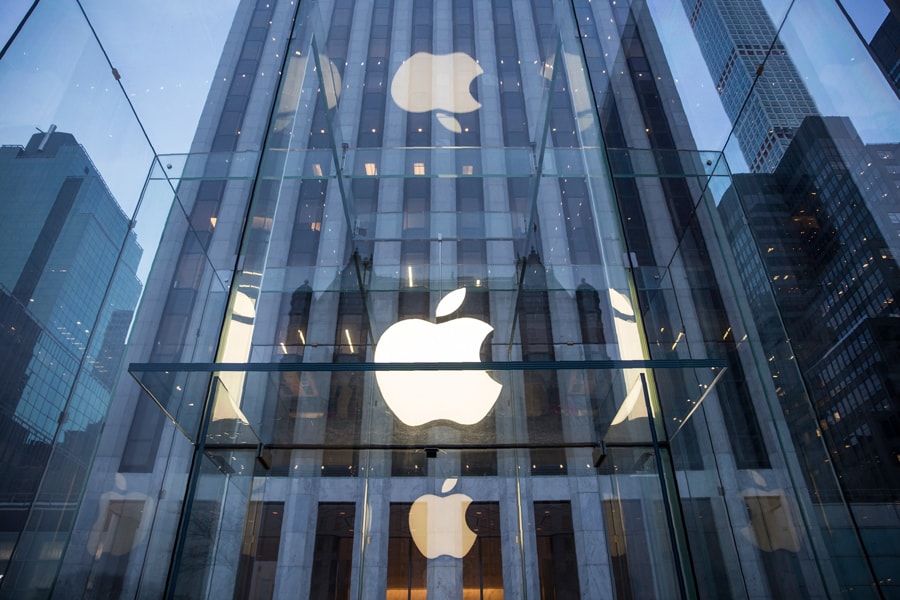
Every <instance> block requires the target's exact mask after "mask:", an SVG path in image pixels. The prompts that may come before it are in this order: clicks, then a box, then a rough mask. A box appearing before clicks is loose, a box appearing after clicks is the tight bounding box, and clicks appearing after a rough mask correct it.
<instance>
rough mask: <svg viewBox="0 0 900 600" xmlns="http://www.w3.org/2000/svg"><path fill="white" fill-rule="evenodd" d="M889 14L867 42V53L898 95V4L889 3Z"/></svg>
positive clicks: (899, 60) (899, 66)
mask: <svg viewBox="0 0 900 600" xmlns="http://www.w3.org/2000/svg"><path fill="white" fill-rule="evenodd" d="M889 6H890V7H891V10H890V12H888V14H887V16H886V17H885V18H884V21H883V22H882V23H881V27H879V28H878V31H876V32H875V35H874V36H872V39H871V40H870V41H869V52H870V53H871V54H872V58H874V59H875V64H877V65H878V66H879V67H880V68H881V71H882V72H883V73H884V76H885V77H886V78H887V80H888V81H890V82H891V84H892V85H893V86H894V90H896V91H897V92H898V93H900V4H898V3H897V2H896V0H892V1H891V2H889Z"/></svg>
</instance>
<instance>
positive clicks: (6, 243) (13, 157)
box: [0, 126, 141, 575]
mask: <svg viewBox="0 0 900 600" xmlns="http://www.w3.org/2000/svg"><path fill="white" fill-rule="evenodd" d="M55 129H56V127H55V126H54V127H52V128H51V130H50V131H48V132H46V133H37V134H35V135H34V136H32V138H31V140H30V141H29V142H28V144H27V145H26V146H24V147H22V146H3V147H2V148H0V189H2V190H3V191H2V204H0V256H2V257H3V260H2V261H0V264H2V266H0V270H2V271H0V303H2V309H0V323H2V331H3V341H2V347H0V351H2V354H3V357H4V358H3V361H2V363H3V375H2V379H0V396H2V401H0V431H2V435H0V437H2V439H3V451H2V456H3V460H2V476H0V482H2V483H0V515H2V517H0V518H2V522H3V530H2V542H0V543H2V548H3V550H2V552H3V561H4V562H8V561H9V560H10V557H11V555H12V554H13V551H14V550H15V551H16V552H18V553H19V555H18V557H17V558H18V559H19V560H24V561H27V560H29V559H34V558H35V556H34V555H31V556H28V554H29V552H28V551H27V550H24V549H23V548H24V546H27V545H30V546H32V547H35V546H34V544H35V542H36V539H39V538H41V537H42V536H45V537H49V538H51V539H52V537H53V535H52V533H48V531H52V530H48V529H47V528H46V527H45V526H44V525H42V524H41V523H42V522H43V523H46V522H48V521H56V522H59V521H70V522H71V520H72V519H73V517H74V512H75V507H76V505H75V503H74V502H62V501H60V500H59V491H60V490H59V488H60V487H63V488H65V487H68V486H72V488H74V490H80V489H81V488H83V486H84V482H85V477H86V474H87V471H88V469H89V468H90V464H91V461H90V457H91V454H92V446H93V445H94V443H95V440H96V438H97V436H98V435H99V428H100V427H101V426H102V424H103V420H104V417H105V415H106V410H107V408H108V406H109V402H110V398H111V394H112V388H113V384H114V382H115V378H116V376H117V374H118V373H119V367H120V360H121V356H122V351H123V349H124V347H125V338H126V334H127V330H128V326H129V324H130V322H131V317H132V314H133V312H134V308H135V306H136V304H137V299H138V296H139V295H140V291H141V284H140V282H139V281H138V280H137V277H136V276H135V269H136V268H137V262H138V260H139V258H140V254H141V248H140V246H138V244H137V242H136V238H135V236H134V234H133V233H131V232H130V223H129V219H128V218H127V217H126V216H125V215H124V214H123V213H122V210H121V209H120V208H119V205H118V204H117V203H116V201H115V199H114V198H113V196H112V194H111V193H110V192H109V190H108V189H107V188H106V184H105V183H104V181H103V178H102V177H101V175H100V174H99V173H98V172H97V170H96V169H95V167H94V165H93V163H92V162H91V159H90V158H89V157H88V155H87V153H86V152H85V150H84V149H83V148H82V147H81V146H80V145H79V144H78V142H77V141H76V140H75V138H74V137H73V136H72V135H70V134H68V133H61V132H57V131H55ZM123 241H124V244H123ZM58 468H64V469H66V470H67V471H68V473H69V474H70V475H71V476H72V478H71V479H68V478H57V477H56V476H55V475H54V474H53V473H52V471H53V470H54V469H58ZM78 496H79V493H78V491H76V492H75V495H74V498H73V500H77V498H78ZM26 529H27V530H28V533H26V534H25V536H26V538H28V539H27V540H26V541H27V544H25V545H22V544H20V542H21V539H22V538H21V537H20V535H21V533H22V531H23V530H26ZM37 545H38V546H39V545H40V544H37ZM7 574H8V575H10V574H9V573H7Z"/></svg>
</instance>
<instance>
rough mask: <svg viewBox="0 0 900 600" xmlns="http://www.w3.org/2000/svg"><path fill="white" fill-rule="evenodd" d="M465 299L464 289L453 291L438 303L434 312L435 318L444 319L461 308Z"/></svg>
mask: <svg viewBox="0 0 900 600" xmlns="http://www.w3.org/2000/svg"><path fill="white" fill-rule="evenodd" d="M465 299H466V288H464V287H462V288H459V289H458V290H453V291H452V292H450V293H449V294H447V295H446V296H444V297H443V298H441V301H440V302H438V305H437V308H436V309H435V310H434V316H435V317H446V316H447V315H449V314H450V313H452V312H453V311H455V310H457V309H458V308H459V307H460V306H462V303H463V300H465Z"/></svg>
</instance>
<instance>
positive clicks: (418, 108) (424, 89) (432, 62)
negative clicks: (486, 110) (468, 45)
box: [391, 52, 484, 133]
mask: <svg viewBox="0 0 900 600" xmlns="http://www.w3.org/2000/svg"><path fill="white" fill-rule="evenodd" d="M482 73H484V69H482V68H481V65H479V64H478V63H477V62H475V59H474V58H472V57H471V56H469V55H468V54H465V53H463V52H452V53H450V54H430V53H428V52H416V53H415V54H413V55H412V56H410V57H409V58H407V59H406V60H405V61H403V64H401V65H400V68H399V69H397V72H396V73H395V74H394V80H393V81H392V82H391V98H393V99H394V102H396V103H397V106H399V107H400V108H402V109H403V110H405V111H408V112H414V113H422V112H429V111H432V110H433V111H446V112H436V113H435V116H436V117H437V120H438V122H439V123H440V124H441V125H443V126H444V127H446V128H447V129H449V130H450V131H454V132H456V133H461V132H462V126H461V125H460V124H459V121H457V120H456V118H455V117H454V116H453V115H451V114H448V113H468V112H472V111H475V110H478V109H479V108H481V103H480V102H479V101H478V100H476V99H475V97H474V96H472V92H471V91H470V89H469V88H470V87H471V85H472V81H473V80H474V79H475V78H476V77H478V76H479V75H481V74H482Z"/></svg>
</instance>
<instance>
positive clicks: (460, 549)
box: [409, 478, 477, 558]
mask: <svg viewBox="0 0 900 600" xmlns="http://www.w3.org/2000/svg"><path fill="white" fill-rule="evenodd" d="M455 486H456V479H455V478H451V479H447V480H446V481H444V485H443V486H442V487H441V493H442V494H446V493H448V492H449V491H450V490H452V489H453V488H454V487H455ZM471 503H472V499H471V498H469V497H468V496H466V495H465V494H451V495H449V496H435V495H434V494H425V495H424V496H419V498H417V499H416V501H415V502H413V505H412V507H411V508H410V509H409V532H410V534H412V539H413V542H414V543H415V545H416V548H418V549H419V552H421V553H422V554H423V555H424V556H425V558H437V557H438V556H443V555H447V556H452V557H453V558H462V557H463V556H465V555H466V554H468V553H469V550H471V549H472V546H473V545H475V538H476V537H477V534H476V533H475V532H474V531H472V530H471V529H469V525H468V524H467V523H466V509H467V508H469V505H470V504H471Z"/></svg>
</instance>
